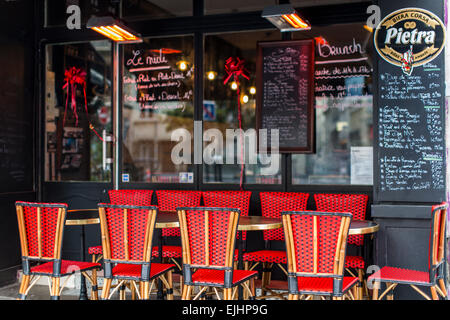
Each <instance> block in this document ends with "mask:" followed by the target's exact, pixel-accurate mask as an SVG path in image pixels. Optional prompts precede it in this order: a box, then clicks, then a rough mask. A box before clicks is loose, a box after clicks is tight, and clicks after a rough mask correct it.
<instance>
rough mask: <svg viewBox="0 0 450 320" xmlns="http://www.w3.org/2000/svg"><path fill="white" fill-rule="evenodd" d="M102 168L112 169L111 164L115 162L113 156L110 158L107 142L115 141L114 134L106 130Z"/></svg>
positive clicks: (103, 133)
mask: <svg viewBox="0 0 450 320" xmlns="http://www.w3.org/2000/svg"><path fill="white" fill-rule="evenodd" d="M102 140H103V141H102V168H103V170H104V171H107V170H108V171H109V170H111V166H110V164H112V163H113V158H108V155H107V145H106V143H108V142H109V143H111V142H113V135H112V134H108V133H107V132H106V130H103V131H102Z"/></svg>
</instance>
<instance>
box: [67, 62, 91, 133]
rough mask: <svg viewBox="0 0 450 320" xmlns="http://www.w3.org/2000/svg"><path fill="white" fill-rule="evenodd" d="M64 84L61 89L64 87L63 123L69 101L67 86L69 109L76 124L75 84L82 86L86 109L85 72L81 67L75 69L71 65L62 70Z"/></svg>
mask: <svg viewBox="0 0 450 320" xmlns="http://www.w3.org/2000/svg"><path fill="white" fill-rule="evenodd" d="M64 82H65V84H64V86H63V89H66V94H67V96H66V109H65V112H64V121H63V125H64V124H65V122H66V113H67V105H68V103H69V88H70V93H71V103H70V106H71V109H72V112H73V114H74V115H75V119H76V122H75V125H76V126H78V113H77V101H76V86H77V85H81V86H82V87H83V92H84V101H85V108H86V110H87V101H86V72H85V71H83V70H82V69H77V68H75V67H72V68H70V69H68V70H66V71H65V72H64Z"/></svg>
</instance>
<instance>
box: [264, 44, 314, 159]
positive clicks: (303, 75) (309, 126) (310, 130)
mask: <svg viewBox="0 0 450 320" xmlns="http://www.w3.org/2000/svg"><path fill="white" fill-rule="evenodd" d="M257 86H258V96H257V101H256V103H257V107H256V129H257V130H259V129H267V131H268V133H267V137H268V138H267V141H266V143H267V145H268V148H269V149H271V148H270V141H271V139H270V136H271V135H270V130H273V129H278V130H279V139H280V140H279V151H280V152H290V153H313V152H314V147H315V146H314V109H313V103H314V100H313V99H314V40H295V41H274V42H259V43H258V57H257ZM259 147H260V148H261V140H260V141H259Z"/></svg>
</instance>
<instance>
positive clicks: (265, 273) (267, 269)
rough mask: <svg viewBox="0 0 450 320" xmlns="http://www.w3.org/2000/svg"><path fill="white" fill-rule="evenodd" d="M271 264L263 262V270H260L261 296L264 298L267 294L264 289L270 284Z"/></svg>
mask: <svg viewBox="0 0 450 320" xmlns="http://www.w3.org/2000/svg"><path fill="white" fill-rule="evenodd" d="M272 265H273V264H272V263H269V262H264V263H263V270H262V281H261V282H262V283H261V295H262V296H264V295H265V294H266V292H267V290H266V287H267V286H268V285H269V284H270V276H271V269H272Z"/></svg>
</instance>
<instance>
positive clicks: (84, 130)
mask: <svg viewBox="0 0 450 320" xmlns="http://www.w3.org/2000/svg"><path fill="white" fill-rule="evenodd" d="M111 76H112V71H111V43H110V42H109V41H93V42H84V43H76V44H75V43H74V44H55V45H48V46H47V48H46V74H45V89H46V95H45V150H46V153H45V180H46V181H109V179H110V173H109V172H108V171H106V170H105V171H104V170H103V166H102V156H103V151H104V150H103V149H102V140H101V139H102V132H103V130H106V131H108V132H111V129H112V121H111V85H112V83H111V82H112V77H111Z"/></svg>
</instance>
